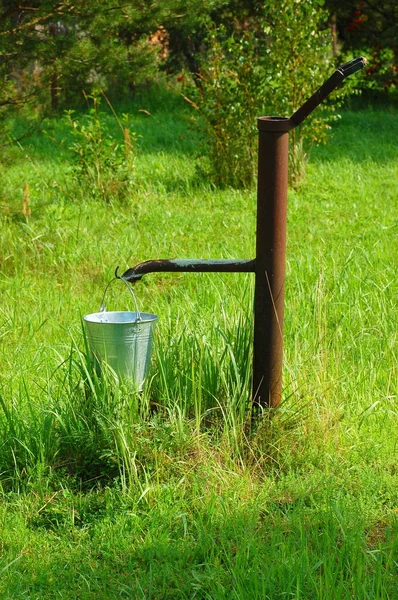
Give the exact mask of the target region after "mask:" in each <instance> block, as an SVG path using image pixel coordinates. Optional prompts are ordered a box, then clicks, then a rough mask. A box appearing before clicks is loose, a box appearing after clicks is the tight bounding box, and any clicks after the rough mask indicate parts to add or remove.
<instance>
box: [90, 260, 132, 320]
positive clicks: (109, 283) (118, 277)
mask: <svg viewBox="0 0 398 600" xmlns="http://www.w3.org/2000/svg"><path fill="white" fill-rule="evenodd" d="M118 269H119V267H117V268H116V271H115V277H114V278H113V279H111V280H110V281H109V282H108V283H107V285H106V288H105V291H104V295H103V296H102V302H101V307H100V310H99V311H100V312H106V306H105V296H106V292H107V291H108V288H109V286H110V285H111V283H113V282H114V281H116V280H117V279H120V280H121V281H123V283H124V284H125V286H126V288H127V289H128V291H129V293H130V296H131V297H132V299H133V301H134V305H135V310H136V313H137V321H141V313H140V311H139V309H138V304H137V299H136V297H135V294H134V292H133V290H132V288H131V286H130V285H129V284H128V282H127V281H126V280H125V279H123V277H120V275H118V274H117V272H118Z"/></svg>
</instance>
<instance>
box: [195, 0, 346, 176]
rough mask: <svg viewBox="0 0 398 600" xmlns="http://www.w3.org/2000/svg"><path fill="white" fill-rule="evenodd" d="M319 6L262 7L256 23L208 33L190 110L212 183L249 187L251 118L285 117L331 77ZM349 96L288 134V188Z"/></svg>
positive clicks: (287, 0) (293, 1)
mask: <svg viewBox="0 0 398 600" xmlns="http://www.w3.org/2000/svg"><path fill="white" fill-rule="evenodd" d="M321 4H322V2H321V0H308V1H306V2H302V1H300V0H282V1H280V0H266V1H265V2H264V4H263V8H262V9H261V12H259V14H258V19H256V20H255V21H253V22H250V21H246V22H245V23H243V24H241V27H240V28H239V27H237V30H236V32H235V33H234V34H232V35H229V36H227V35H226V31H225V29H224V28H222V27H219V28H217V29H212V30H211V31H210V32H209V35H208V38H207V51H206V54H205V57H204V61H203V65H202V68H201V70H200V73H199V75H198V77H199V85H197V91H196V94H195V98H194V100H195V103H196V105H197V107H198V110H199V112H200V114H201V117H202V123H203V131H204V133H205V139H206V142H205V153H206V155H207V156H208V158H209V162H210V166H209V171H210V174H211V176H212V178H213V180H214V181H215V183H216V184H218V185H220V184H222V185H231V186H234V187H249V186H251V185H252V184H253V182H254V179H255V172H256V149H257V135H256V132H257V130H256V117H258V116H260V115H261V114H263V115H264V114H265V115H280V116H284V117H285V116H286V117H287V116H290V115H291V114H292V113H293V112H294V111H295V110H297V109H298V108H299V107H300V106H301V105H302V104H303V103H304V102H305V100H306V99H307V98H308V97H309V96H310V95H312V93H313V92H314V91H316V89H317V88H318V87H319V86H320V85H321V84H322V83H323V81H324V80H325V79H326V78H327V77H328V76H329V75H330V74H331V71H332V69H333V66H334V65H333V59H332V56H331V51H330V46H331V42H330V33H329V26H328V14H327V13H326V11H324V10H322V8H321ZM345 93H347V89H344V88H342V90H341V91H340V93H339V95H338V96H337V98H336V95H335V96H334V99H333V101H332V103H330V104H324V105H323V106H321V107H320V108H319V109H317V111H316V112H315V114H313V115H311V116H310V117H309V118H308V119H307V120H306V121H305V123H304V124H303V125H302V126H301V127H299V128H297V129H295V130H294V131H292V133H291V151H290V183H291V184H292V185H297V184H299V183H300V182H301V181H302V179H303V178H304V174H305V165H306V162H307V159H308V152H309V150H310V148H311V146H312V144H313V143H314V142H316V143H320V142H324V141H325V139H326V135H327V130H328V129H329V128H330V124H329V123H330V121H331V119H332V114H331V113H332V112H333V110H335V108H336V106H338V105H339V102H340V100H341V98H342V96H343V95H344V94H345Z"/></svg>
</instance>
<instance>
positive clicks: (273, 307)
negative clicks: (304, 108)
mask: <svg viewBox="0 0 398 600" xmlns="http://www.w3.org/2000/svg"><path fill="white" fill-rule="evenodd" d="M293 127H294V123H292V121H291V120H290V119H283V118H279V117H262V118H260V119H259V120H258V129H259V152H258V189H257V232H256V281H255V291H254V342H253V390H252V394H253V407H254V409H256V407H257V408H258V407H264V406H270V407H274V406H277V405H278V404H279V403H280V400H281V392H282V353H283V309H284V292H285V257H286V210H287V184H288V145H289V133H288V132H289V130H290V129H292V128H293Z"/></svg>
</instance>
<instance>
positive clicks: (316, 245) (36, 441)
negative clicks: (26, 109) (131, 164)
mask: <svg viewBox="0 0 398 600" xmlns="http://www.w3.org/2000/svg"><path fill="white" fill-rule="evenodd" d="M139 109H145V110H147V111H148V112H149V113H150V114H151V116H149V115H148V114H146V113H143V112H138V111H139ZM122 110H123V112H127V111H128V112H129V114H130V119H131V123H132V124H133V128H134V129H135V130H136V132H137V134H138V135H139V136H141V137H139V138H138V139H139V146H138V149H137V156H136V162H135V177H136V185H135V187H134V189H133V191H132V193H131V197H130V198H128V199H126V201H125V202H124V203H113V204H112V203H110V204H106V203H102V202H98V201H97V202H95V201H93V200H91V199H90V198H89V194H88V190H87V188H85V187H84V186H85V184H84V182H78V181H76V180H74V179H73V170H72V166H71V155H70V152H69V151H68V144H69V143H70V136H69V133H68V131H67V129H66V128H65V124H62V123H61V122H60V121H59V120H54V121H53V122H51V123H48V124H47V131H48V135H47V136H43V135H37V136H35V137H34V138H30V139H26V140H22V141H21V142H20V145H16V146H14V147H12V148H10V150H9V153H8V155H4V156H3V159H2V161H3V168H2V170H1V173H0V219H1V229H0V269H1V271H0V343H1V345H0V378H1V379H0V489H1V500H0V597H1V598H5V599H14V598H29V599H33V598H43V599H52V598H54V599H55V598H65V599H70V598H80V599H85V600H87V599H89V598H95V599H98V598H103V599H105V598H106V599H108V598H119V597H120V598H132V599H136V598H143V599H144V598H145V599H156V600H157V599H160V598H184V599H185V598H186V599H188V598H189V599H191V598H195V599H212V600H213V599H221V598H236V599H237V600H238V599H239V600H240V599H246V598H247V599H258V600H260V599H261V600H263V599H265V598H269V599H271V600H274V599H281V600H282V599H285V598H294V599H296V600H301V599H305V600H307V599H313V598H316V599H325V600H326V599H336V600H340V599H347V600H348V599H349V598H355V599H364V600H365V599H366V600H373V599H383V600H384V599H389V600H390V599H391V600H393V599H394V598H396V597H397V595H398V585H397V581H398V568H397V567H398V563H397V556H398V535H397V533H398V523H397V520H398V485H397V483H398V482H397V467H396V464H397V425H396V422H397V412H398V409H397V395H396V394H397V381H398V376H397V375H398V374H397V350H396V348H397V318H396V316H397V313H396V298H397V278H396V268H397V244H396V239H397V193H396V180H397V175H398V161H397V158H396V151H395V148H394V139H396V136H397V129H398V118H397V115H396V113H395V112H393V111H391V110H384V111H377V110H367V111H357V112H344V113H343V114H342V119H341V121H340V122H339V124H338V126H337V127H336V129H335V131H334V134H333V137H332V139H331V141H330V143H329V144H328V145H327V146H325V147H321V148H314V150H313V152H312V156H311V162H310V165H309V167H308V175H307V180H306V182H305V184H304V185H303V186H302V187H301V188H300V189H299V190H296V191H292V192H290V193H289V214H288V253H287V256H288V259H287V279H286V313H285V318H286V323H285V362H284V401H283V403H282V406H281V407H280V409H278V410H277V411H276V412H275V414H274V415H273V416H272V418H269V416H268V415H264V418H263V419H262V420H260V421H259V423H258V424H257V426H256V427H255V428H254V430H253V431H252V432H250V433H249V431H248V428H247V426H246V425H247V421H248V402H249V394H250V349H251V323H252V314H251V302H252V291H253V281H252V278H251V276H248V275H217V274H214V275H199V274H198V275H189V274H186V275H181V274H174V275H171V274H152V275H148V276H146V277H145V278H144V280H143V281H142V282H140V283H138V284H137V285H136V287H135V293H136V295H137V298H138V303H139V306H140V308H141V310H144V311H148V312H155V313H156V314H158V315H159V323H158V329H157V338H156V345H155V352H154V357H153V364H152V370H151V375H150V379H149V382H148V386H147V389H146V391H145V393H144V395H143V397H142V398H140V399H139V398H138V397H137V396H136V395H134V393H132V392H131V391H129V390H127V389H123V388H118V387H115V386H114V384H113V383H112V380H111V378H109V377H107V376H103V377H101V378H98V377H97V375H96V373H95V371H94V370H93V369H92V365H91V360H90V356H89V354H88V353H87V351H86V348H85V344H84V339H83V335H82V326H81V317H82V316H83V315H84V314H87V313H89V312H93V311H96V310H97V309H98V308H99V305H100V302H101V298H102V293H103V290H104V288H105V285H106V283H107V282H108V281H109V279H110V278H111V277H112V276H113V271H114V269H115V267H116V266H118V265H120V267H121V269H124V268H127V267H130V266H133V265H134V264H136V263H138V262H141V261H143V260H146V259H151V258H167V257H169V258H171V257H197V258H211V257H212V258H229V257H239V258H252V257H253V256H254V231H255V203H256V194H255V191H254V190H253V191H248V192H237V191H234V190H223V191H220V190H216V189H213V188H212V187H211V186H210V185H209V184H208V183H207V182H206V181H201V180H200V179H199V177H198V175H197V173H196V171H195V155H196V152H197V144H198V140H197V137H196V134H195V132H194V131H193V130H192V129H191V127H190V121H189V112H187V111H186V110H184V108H183V107H182V106H180V105H179V103H178V102H177V101H174V100H173V101H170V100H169V99H168V98H167V96H164V95H163V96H162V97H161V98H158V99H156V98H153V97H152V98H150V99H145V98H141V99H140V100H139V101H137V102H136V103H135V104H132V105H131V106H129V107H123V109H121V112H122ZM108 121H109V124H110V127H111V128H112V131H113V132H114V135H115V136H116V135H118V128H117V125H115V123H114V122H113V120H112V117H111V115H108ZM19 126H20V124H18V123H16V125H15V133H16V134H17V132H18V127H19ZM50 138H52V139H50ZM54 140H57V141H54ZM61 142H62V143H61ZM26 182H27V183H28V184H29V190H30V197H31V209H32V214H31V215H30V216H25V215H23V214H22V200H23V188H24V185H25V183H26ZM108 306H109V308H118V309H127V308H129V307H130V299H129V296H128V294H127V293H126V290H125V289H124V286H122V285H120V287H119V288H118V286H117V285H116V284H114V285H113V286H112V287H111V288H110V297H109V301H108Z"/></svg>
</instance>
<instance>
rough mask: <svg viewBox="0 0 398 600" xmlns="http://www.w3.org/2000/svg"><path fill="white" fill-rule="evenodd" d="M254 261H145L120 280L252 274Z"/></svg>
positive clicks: (174, 259) (175, 259) (132, 280)
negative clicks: (149, 276)
mask: <svg viewBox="0 0 398 600" xmlns="http://www.w3.org/2000/svg"><path fill="white" fill-rule="evenodd" d="M255 263H256V261H255V260H254V259H253V260H249V259H238V260H235V259H229V260H228V259H225V260H222V259H221V260H215V259H197V258H180V259H178V258H173V259H160V260H147V261H145V262H142V263H139V264H138V265H136V266H135V267H132V268H131V269H128V270H127V271H126V272H125V273H123V275H121V278H122V279H125V280H126V281H129V282H130V283H134V282H135V281H139V280H140V279H141V278H142V276H143V275H147V274H148V273H160V272H164V273H166V272H167V273H254V272H255Z"/></svg>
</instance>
